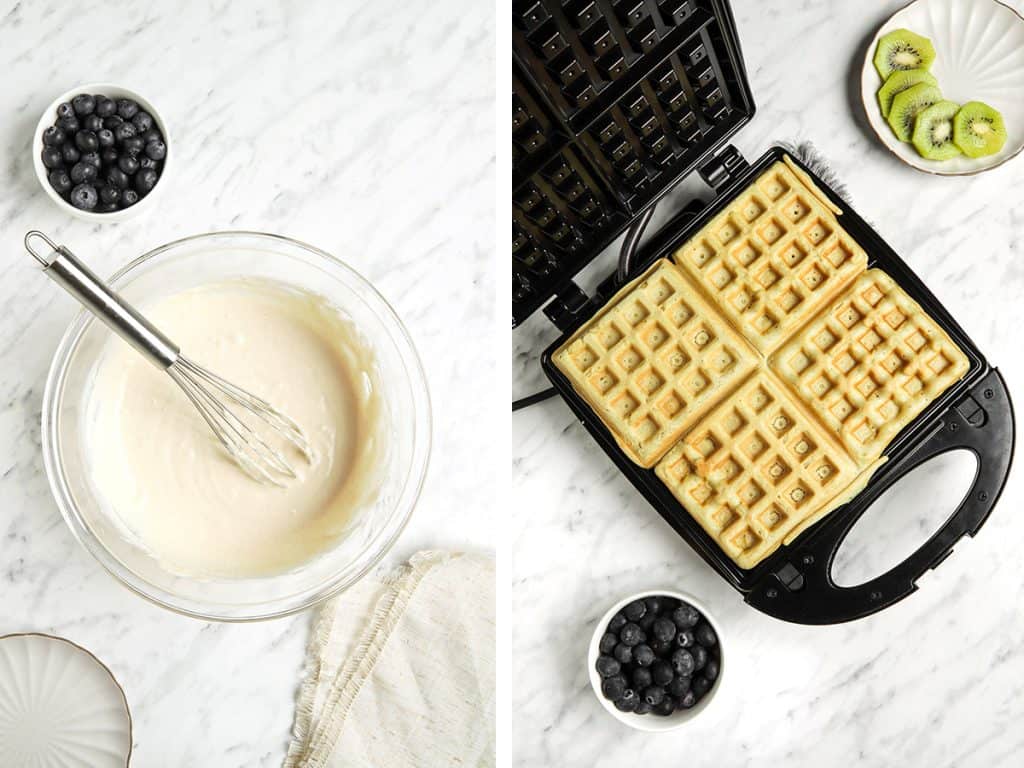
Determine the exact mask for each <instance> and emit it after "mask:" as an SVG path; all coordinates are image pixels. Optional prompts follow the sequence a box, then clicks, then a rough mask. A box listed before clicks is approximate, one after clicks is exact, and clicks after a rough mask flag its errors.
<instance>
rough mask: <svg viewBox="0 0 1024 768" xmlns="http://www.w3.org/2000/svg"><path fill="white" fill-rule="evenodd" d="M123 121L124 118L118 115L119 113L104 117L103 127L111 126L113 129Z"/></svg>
mask: <svg viewBox="0 0 1024 768" xmlns="http://www.w3.org/2000/svg"><path fill="white" fill-rule="evenodd" d="M123 122H124V118H122V117H118V116H117V115H111V116H110V117H104V118H103V127H104V128H109V129H110V130H111V131H112V130H114V129H115V128H117V126H119V125H121V123H123Z"/></svg>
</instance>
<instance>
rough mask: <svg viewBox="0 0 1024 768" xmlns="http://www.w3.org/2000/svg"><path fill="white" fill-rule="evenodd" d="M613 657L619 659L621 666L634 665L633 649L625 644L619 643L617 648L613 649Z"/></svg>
mask: <svg viewBox="0 0 1024 768" xmlns="http://www.w3.org/2000/svg"><path fill="white" fill-rule="evenodd" d="M612 656H614V657H615V658H616V659H618V661H619V663H620V664H632V663H633V649H632V648H630V647H629V646H628V645H625V644H624V643H618V644H617V645H616V646H615V648H613V649H612Z"/></svg>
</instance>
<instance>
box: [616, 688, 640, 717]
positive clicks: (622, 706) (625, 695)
mask: <svg viewBox="0 0 1024 768" xmlns="http://www.w3.org/2000/svg"><path fill="white" fill-rule="evenodd" d="M614 703H615V708H616V709H617V710H619V711H620V712H632V711H634V710H635V709H636V705H637V704H639V703H640V697H639V696H637V694H636V691H634V690H633V689H632V688H627V689H626V690H624V691H623V692H622V696H620V697H619V698H618V699H616V700H615V702H614Z"/></svg>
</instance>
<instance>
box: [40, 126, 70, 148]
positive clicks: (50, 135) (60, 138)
mask: <svg viewBox="0 0 1024 768" xmlns="http://www.w3.org/2000/svg"><path fill="white" fill-rule="evenodd" d="M66 138H67V134H65V133H64V131H62V130H61V129H60V128H58V127H57V126H56V125H51V126H50V127H49V128H47V129H46V130H45V131H43V144H45V145H46V146H48V147H58V146H60V145H61V144H63V143H64V140H65V139H66Z"/></svg>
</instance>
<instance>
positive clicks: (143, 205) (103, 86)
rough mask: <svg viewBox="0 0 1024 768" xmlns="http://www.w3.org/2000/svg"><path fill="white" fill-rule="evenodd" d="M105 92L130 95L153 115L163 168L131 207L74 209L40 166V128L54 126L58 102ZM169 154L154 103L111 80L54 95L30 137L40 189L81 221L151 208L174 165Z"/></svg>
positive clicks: (117, 217) (107, 219)
mask: <svg viewBox="0 0 1024 768" xmlns="http://www.w3.org/2000/svg"><path fill="white" fill-rule="evenodd" d="M105 91H108V92H109V91H114V92H115V93H114V98H130V99H133V100H135V101H137V102H138V103H139V106H141V107H142V108H143V109H144V110H145V111H146V112H148V113H149V114H150V115H151V116H152V117H153V121H154V122H155V123H156V126H157V128H159V129H160V133H161V134H163V137H164V144H165V145H166V146H167V155H166V156H165V157H164V160H163V164H164V166H163V170H162V171H161V173H160V178H158V179H157V182H156V184H155V185H154V186H153V189H151V190H150V192H149V194H148V195H146V196H145V197H144V198H142V199H141V200H139V202H137V203H136V204H135V205H133V206H131V207H130V208H122V209H121V210H118V211H111V212H109V213H97V212H95V211H82V210H79V209H78V208H75V206H73V205H71V203H69V202H67V201H66V200H65V199H64V198H62V197H61V196H60V195H58V194H57V191H56V190H55V189H54V188H53V187H51V186H50V182H49V179H48V178H47V174H48V170H47V169H46V167H45V166H44V165H43V160H42V158H41V157H40V154H41V152H42V150H43V131H45V130H46V129H47V128H49V127H50V126H51V125H53V123H54V120H55V118H54V117H53V115H54V113H55V112H56V110H57V106H58V105H59V104H61V103H63V102H65V101H69V100H70V99H71V98H72V97H74V96H77V95H78V94H79V93H89V94H95V93H102V94H103V95H108V94H107V93H105ZM172 154H173V152H172V150H171V136H170V134H169V133H168V132H167V123H166V122H165V121H164V119H163V117H162V116H161V115H160V113H159V112H158V111H157V109H156V108H155V107H154V106H153V103H152V102H151V101H149V99H147V98H146V97H145V96H143V95H142V94H140V93H139V92H138V91H136V90H135V89H133V88H129V87H127V86H124V85H118V84H117V83H110V82H96V83H84V84H83V85H79V86H77V87H76V88H71V89H69V90H66V91H64V92H63V93H62V94H60V95H59V96H57V98H55V99H54V100H53V101H51V102H50V104H49V106H47V107H46V109H45V110H43V113H42V115H41V116H40V118H39V122H38V123H36V130H35V134H34V135H33V138H32V167H33V168H34V169H35V172H36V179H37V180H38V181H39V185H40V186H41V187H42V188H43V191H44V192H45V193H46V195H47V196H48V197H49V198H50V199H51V200H52V201H53V202H54V203H56V205H57V207H58V208H61V209H62V210H63V211H64V212H65V213H69V214H71V215H72V216H74V217H76V218H78V219H82V220H84V221H92V222H97V223H105V222H106V223H110V222H119V221H126V220H127V219H131V218H134V217H135V216H138V215H140V214H142V213H145V212H146V211H148V210H149V209H150V208H152V206H153V204H152V203H151V202H150V201H151V200H153V199H155V198H157V197H158V196H159V195H160V194H163V189H162V188H163V187H164V186H166V184H165V182H166V181H167V174H168V171H169V170H170V169H171V168H172V167H173V162H172V161H171V159H170V158H171V155H172ZM158 189H159V190H160V192H157V190H158Z"/></svg>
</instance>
